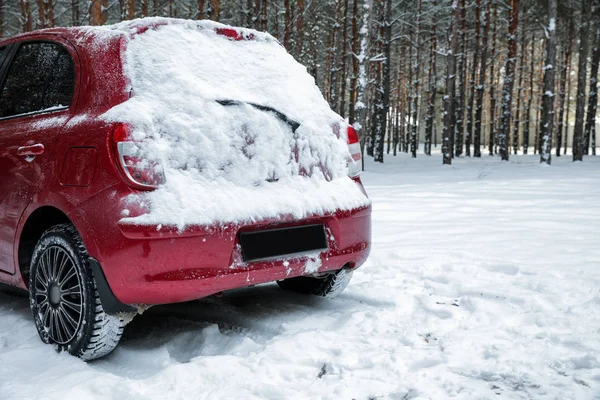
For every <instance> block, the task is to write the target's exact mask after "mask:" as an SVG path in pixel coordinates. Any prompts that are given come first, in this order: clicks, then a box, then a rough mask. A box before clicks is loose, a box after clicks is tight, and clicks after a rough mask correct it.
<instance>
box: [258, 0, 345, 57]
mask: <svg viewBox="0 0 600 400" xmlns="http://www.w3.org/2000/svg"><path fill="white" fill-rule="evenodd" d="M266 6H267V4H266V2H265V7H266ZM347 6H348V0H346V7H347ZM296 7H297V10H298V17H297V18H296V54H297V56H298V57H302V50H303V44H304V0H298V1H297V3H296ZM265 20H266V10H265ZM345 33H346V32H345V31H344V34H345Z"/></svg>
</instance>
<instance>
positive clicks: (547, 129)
mask: <svg viewBox="0 0 600 400" xmlns="http://www.w3.org/2000/svg"><path fill="white" fill-rule="evenodd" d="M556 1H557V0H548V27H547V32H548V35H547V40H546V65H545V66H544V87H543V89H542V90H543V94H542V96H543V100H542V118H541V125H540V135H541V137H542V150H541V152H540V162H542V163H546V164H548V165H550V163H551V162H552V129H553V124H554V80H555V71H556V7H557V4H556Z"/></svg>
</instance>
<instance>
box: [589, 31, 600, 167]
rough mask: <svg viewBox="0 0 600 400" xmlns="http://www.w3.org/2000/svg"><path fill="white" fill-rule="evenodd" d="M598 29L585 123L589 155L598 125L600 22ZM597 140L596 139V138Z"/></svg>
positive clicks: (594, 153) (594, 148)
mask: <svg viewBox="0 0 600 400" xmlns="http://www.w3.org/2000/svg"><path fill="white" fill-rule="evenodd" d="M598 24H599V25H598V26H597V27H596V39H595V40H594V48H593V50H592V67H591V69H590V93H589V99H588V111H587V120H586V123H585V154H589V153H588V150H589V147H590V137H591V134H592V128H593V127H594V125H596V112H597V109H598V64H599V63H600V22H599V23H598ZM594 139H595V137H594ZM592 154H593V155H596V145H595V143H594V145H593V146H592Z"/></svg>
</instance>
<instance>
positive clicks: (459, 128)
mask: <svg viewBox="0 0 600 400" xmlns="http://www.w3.org/2000/svg"><path fill="white" fill-rule="evenodd" d="M466 13H467V9H466V7H465V0H460V43H461V51H460V54H459V55H458V101H457V107H456V135H455V136H456V141H455V143H454V148H455V150H454V154H455V156H456V157H460V156H461V155H462V150H463V144H464V131H465V124H464V118H465V92H466V78H467V77H466V68H465V62H466V55H465V54H466V53H465V52H466V42H467V16H466Z"/></svg>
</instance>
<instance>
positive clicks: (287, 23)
mask: <svg viewBox="0 0 600 400" xmlns="http://www.w3.org/2000/svg"><path fill="white" fill-rule="evenodd" d="M283 8H285V14H283V47H285V48H286V49H288V50H290V37H291V33H292V32H291V29H292V9H291V5H290V0H283ZM248 26H250V23H249V24H248Z"/></svg>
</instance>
